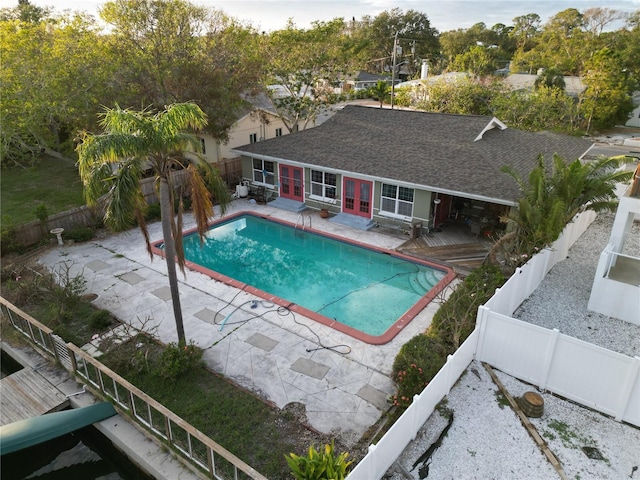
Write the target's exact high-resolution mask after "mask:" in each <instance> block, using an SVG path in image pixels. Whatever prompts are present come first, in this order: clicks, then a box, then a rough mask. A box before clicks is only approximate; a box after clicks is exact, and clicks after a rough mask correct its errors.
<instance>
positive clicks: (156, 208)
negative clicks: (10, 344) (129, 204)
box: [144, 203, 160, 222]
mask: <svg viewBox="0 0 640 480" xmlns="http://www.w3.org/2000/svg"><path fill="white" fill-rule="evenodd" d="M144 219H145V220H146V221H147V222H149V221H152V220H160V204H159V203H152V204H150V205H147V209H146V211H145V214H144Z"/></svg>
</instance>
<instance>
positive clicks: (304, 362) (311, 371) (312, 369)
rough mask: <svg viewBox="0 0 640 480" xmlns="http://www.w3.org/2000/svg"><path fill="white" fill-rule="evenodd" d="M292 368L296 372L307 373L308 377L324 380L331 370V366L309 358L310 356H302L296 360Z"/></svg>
mask: <svg viewBox="0 0 640 480" xmlns="http://www.w3.org/2000/svg"><path fill="white" fill-rule="evenodd" d="M291 370H293V371H294V372H298V373H302V374H303V375H307V376H308V377H313V378H317V379H318V380H322V379H323V378H324V376H325V375H326V374H327V372H328V371H329V367H328V366H326V365H323V364H322V363H318V362H314V361H313V360H309V359H308V358H302V357H300V358H298V359H297V360H296V361H295V363H294V364H293V365H291Z"/></svg>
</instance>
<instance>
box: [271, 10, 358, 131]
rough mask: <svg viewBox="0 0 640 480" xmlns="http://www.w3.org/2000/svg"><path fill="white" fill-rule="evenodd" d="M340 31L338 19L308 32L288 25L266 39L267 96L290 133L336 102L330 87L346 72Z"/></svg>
mask: <svg viewBox="0 0 640 480" xmlns="http://www.w3.org/2000/svg"><path fill="white" fill-rule="evenodd" d="M344 31H345V25H344V21H343V20H342V19H335V20H332V21H330V22H315V23H314V24H313V27H312V28H311V29H309V30H304V29H298V28H296V27H295V25H294V24H293V23H291V22H289V24H288V25H287V28H286V29H284V30H278V31H276V32H273V33H272V34H271V35H270V36H269V38H268V39H267V41H266V45H265V57H266V58H267V62H266V64H267V67H266V68H267V92H268V93H269V96H270V98H271V100H272V102H273V105H274V106H275V108H276V111H277V113H278V115H279V116H280V118H281V119H282V121H283V122H284V124H285V126H286V127H287V130H289V132H290V133H295V132H296V131H298V130H304V129H305V128H306V126H307V124H308V123H309V122H313V121H314V120H315V118H316V117H317V115H318V114H319V113H320V112H322V111H323V110H324V109H326V108H328V106H329V105H330V104H332V103H335V101H336V100H337V98H336V96H335V95H334V94H333V84H334V83H335V82H336V81H337V80H338V78H339V77H340V75H342V74H344V73H346V72H347V71H348V69H349V60H348V58H349V55H348V53H347V52H346V51H345V50H344V49H343V48H342V45H343V43H342V42H343V39H344V36H345V35H344Z"/></svg>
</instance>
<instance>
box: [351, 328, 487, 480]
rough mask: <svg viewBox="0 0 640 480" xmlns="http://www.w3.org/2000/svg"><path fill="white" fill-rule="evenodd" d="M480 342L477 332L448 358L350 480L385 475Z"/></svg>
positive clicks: (370, 449) (370, 478) (461, 370)
mask: <svg viewBox="0 0 640 480" xmlns="http://www.w3.org/2000/svg"><path fill="white" fill-rule="evenodd" d="M477 342H478V330H477V329H476V330H475V331H474V332H473V333H472V334H471V335H470V336H469V337H468V338H467V340H466V341H465V342H464V343H463V344H462V345H461V346H460V348H459V349H458V350H457V351H456V352H455V354H453V355H449V357H448V358H447V363H446V364H445V365H444V367H442V368H441V369H440V371H439V372H438V374H437V375H436V376H435V377H434V378H433V379H432V380H431V382H429V385H427V387H426V388H425V389H424V390H423V391H422V393H420V395H416V396H414V397H413V403H412V404H411V406H409V408H407V410H405V412H404V413H403V414H402V415H401V416H400V418H399V419H398V420H397V421H396V422H395V423H394V424H393V425H392V426H391V428H390V429H389V430H388V431H387V433H385V435H384V436H383V437H382V439H380V441H379V442H378V443H377V444H376V445H371V446H369V453H367V455H366V456H365V457H364V458H363V459H362V460H361V461H360V463H358V464H357V465H356V466H355V467H354V469H353V470H352V471H351V473H349V475H348V476H347V480H374V479H377V478H381V477H382V476H383V475H384V473H385V472H386V471H387V470H388V469H389V468H390V467H391V466H392V465H393V463H394V462H395V461H396V460H397V459H398V457H399V456H400V454H402V452H403V451H404V449H405V448H406V446H407V445H408V444H409V442H410V441H411V440H413V439H414V438H415V437H416V434H417V433H418V431H419V430H420V429H421V428H422V425H423V424H424V422H426V421H427V419H428V418H429V417H430V416H431V414H432V413H433V411H434V409H435V407H436V406H437V405H438V403H439V402H440V400H442V399H443V398H444V397H445V396H446V395H447V394H448V393H449V391H450V390H451V387H453V385H454V384H455V383H456V382H457V381H458V378H460V375H462V372H464V371H465V370H466V369H467V367H468V366H469V364H470V363H471V360H473V356H474V354H475V350H476V344H477Z"/></svg>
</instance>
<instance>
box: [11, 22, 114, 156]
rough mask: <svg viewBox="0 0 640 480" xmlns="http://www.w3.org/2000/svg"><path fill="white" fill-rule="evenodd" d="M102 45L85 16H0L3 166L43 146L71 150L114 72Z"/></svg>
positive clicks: (89, 122) (92, 119) (36, 152)
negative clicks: (4, 18)
mask: <svg viewBox="0 0 640 480" xmlns="http://www.w3.org/2000/svg"><path fill="white" fill-rule="evenodd" d="M103 45H104V42H103V38H102V37H101V36H100V35H98V34H97V27H96V25H95V22H94V20H93V19H92V18H91V17H87V16H82V15H74V16H70V15H66V16H61V17H55V18H53V17H48V18H45V19H43V20H39V21H35V22H32V21H29V22H26V21H21V20H18V19H15V20H11V19H7V20H3V21H0V50H1V51H2V68H1V69H0V83H1V85H2V95H1V96H0V109H1V110H0V111H1V112H2V113H1V116H2V134H1V137H2V153H1V155H2V164H3V165H23V166H24V165H27V164H28V163H29V162H30V161H31V160H32V159H33V158H34V157H36V156H38V155H40V153H41V150H43V149H45V150H49V153H50V154H53V153H54V152H64V153H67V152H68V153H71V152H72V151H73V137H74V135H75V132H76V130H77V129H80V128H85V129H87V128H91V127H92V125H94V122H95V115H96V113H98V111H99V108H100V104H101V103H102V102H104V101H105V99H106V97H108V93H107V92H109V91H110V83H111V79H112V78H113V77H114V76H115V74H114V71H113V69H112V63H111V62H109V61H108V58H105V56H104V54H103V50H102V46H103Z"/></svg>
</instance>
